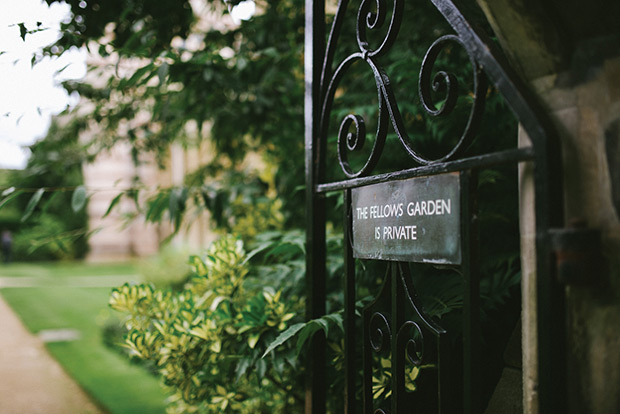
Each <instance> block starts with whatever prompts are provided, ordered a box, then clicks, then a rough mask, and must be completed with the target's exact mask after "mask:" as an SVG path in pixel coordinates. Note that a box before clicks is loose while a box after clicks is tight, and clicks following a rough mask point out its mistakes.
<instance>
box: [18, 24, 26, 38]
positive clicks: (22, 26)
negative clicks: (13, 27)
mask: <svg viewBox="0 0 620 414" xmlns="http://www.w3.org/2000/svg"><path fill="white" fill-rule="evenodd" d="M17 26H19V37H21V38H22V40H23V41H24V42H25V41H26V34H27V33H28V29H26V25H25V24H24V23H17Z"/></svg>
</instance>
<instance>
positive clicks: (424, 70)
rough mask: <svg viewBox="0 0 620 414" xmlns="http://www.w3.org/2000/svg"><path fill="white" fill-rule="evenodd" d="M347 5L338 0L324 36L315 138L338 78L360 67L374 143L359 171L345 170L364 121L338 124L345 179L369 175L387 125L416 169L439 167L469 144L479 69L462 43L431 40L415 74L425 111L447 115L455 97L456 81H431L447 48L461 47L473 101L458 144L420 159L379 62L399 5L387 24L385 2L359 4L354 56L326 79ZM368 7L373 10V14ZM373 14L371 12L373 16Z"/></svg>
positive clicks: (481, 86)
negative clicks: (375, 35) (374, 106)
mask: <svg viewBox="0 0 620 414" xmlns="http://www.w3.org/2000/svg"><path fill="white" fill-rule="evenodd" d="M347 4H348V1H346V0H342V1H341V2H340V4H339V6H338V11H337V13H336V17H335V20H334V23H333V26H332V31H331V33H330V39H329V42H328V46H327V51H326V55H325V61H324V65H323V74H322V83H321V88H322V90H323V91H324V93H323V94H322V108H321V128H320V131H321V139H322V140H326V136H327V133H328V132H327V131H328V127H329V116H330V113H331V110H332V106H333V103H334V97H335V94H336V90H337V89H338V87H339V85H340V83H341V81H342V79H343V77H344V76H345V74H346V72H347V71H348V70H349V69H350V67H351V66H352V65H353V63H355V62H358V61H360V62H364V63H366V65H368V67H369V68H370V70H371V71H372V72H373V76H374V79H375V86H376V89H377V95H378V119H377V129H376V131H375V137H374V144H373V147H372V148H371V150H370V154H369V155H368V158H367V160H366V162H365V163H363V166H362V167H361V168H359V169H357V170H354V168H353V167H352V166H351V163H350V160H349V153H354V152H358V153H359V152H360V151H361V150H362V149H363V148H364V146H365V142H366V141H367V140H368V138H367V136H366V134H367V131H366V125H365V121H364V118H363V117H362V116H360V115H358V114H349V115H347V116H345V118H344V119H343V120H342V122H341V124H340V129H339V133H338V147H337V149H338V160H339V163H340V167H341V169H342V171H343V173H344V174H345V175H346V176H347V177H348V178H357V177H362V176H367V175H369V174H370V173H371V172H372V171H373V169H374V168H375V166H376V165H377V163H378V161H379V158H380V157H381V153H382V152H383V148H384V145H385V141H386V137H387V133H388V125H389V123H391V124H392V126H393V129H394V131H395V132H396V135H397V136H398V139H399V141H400V143H401V145H402V146H403V148H404V149H405V151H406V153H407V155H408V156H409V157H410V158H411V159H413V160H414V161H415V162H417V163H418V164H420V165H428V164H433V163H439V162H445V161H449V160H452V159H454V158H456V157H457V156H459V155H461V154H462V153H463V151H464V150H465V149H466V148H467V147H468V146H469V144H470V143H471V142H472V139H473V137H474V136H475V133H476V130H477V127H478V125H479V123H480V119H481V117H482V112H483V110H484V102H485V96H486V89H487V81H486V77H485V75H484V72H482V70H481V68H480V66H479V65H478V64H477V62H476V60H475V59H474V57H473V56H472V54H471V53H469V51H468V49H467V46H466V44H465V43H464V42H463V41H462V40H461V38H460V37H459V36H457V35H445V36H442V37H440V38H439V39H437V40H436V41H435V42H434V43H433V44H432V45H431V46H430V47H429V49H428V50H427V53H426V55H425V57H424V60H423V62H422V65H421V68H420V73H419V88H418V89H419V90H418V93H419V96H420V101H421V103H422V106H423V108H424V110H425V112H426V113H427V114H428V115H430V116H431V117H445V116H448V115H450V114H451V113H452V112H453V110H454V107H455V105H456V102H457V98H458V90H459V85H458V80H457V77H456V76H455V75H454V74H452V73H449V72H447V71H443V70H439V71H437V72H436V74H435V75H434V76H433V75H432V74H433V71H434V69H435V68H434V66H435V63H436V60H437V57H438V55H439V53H440V52H441V51H442V50H443V49H444V48H445V47H446V45H448V44H450V43H455V44H457V45H458V46H460V47H462V48H463V49H464V50H465V51H466V52H467V54H468V57H469V60H470V64H471V66H472V67H473V102H472V105H471V110H470V113H469V118H468V120H467V124H466V126H465V128H464V131H463V132H462V134H461V137H460V139H458V141H457V142H456V144H455V145H454V147H453V148H452V149H451V150H449V151H448V152H447V153H446V154H445V155H443V156H441V157H439V158H428V157H425V156H424V155H423V154H422V153H421V152H420V151H419V150H417V149H416V148H414V145H413V144H412V140H411V138H410V137H409V135H408V134H407V131H406V128H405V123H404V122H403V116H402V114H401V112H400V109H399V106H398V102H397V99H396V96H395V94H394V91H393V88H392V84H391V81H390V77H389V75H388V74H387V73H386V72H385V70H384V69H383V67H382V66H381V64H380V63H379V57H381V56H382V55H384V54H385V53H387V51H389V49H390V48H391V47H392V45H393V44H394V42H395V40H396V37H397V35H398V32H399V30H400V27H401V23H402V19H403V10H404V0H392V5H393V7H392V13H391V17H390V20H389V23H388V22H387V15H388V14H389V13H388V11H387V8H388V5H387V0H363V1H362V3H361V5H360V7H359V10H358V14H357V24H356V36H357V45H358V48H359V51H356V52H354V53H352V54H350V55H349V56H347V57H346V58H344V59H343V60H342V61H341V62H340V64H339V65H338V66H337V68H336V69H335V71H334V72H333V75H331V63H332V59H333V56H334V49H335V47H336V44H337V43H338V38H339V35H340V33H339V32H340V30H341V27H342V19H344V15H345V14H346V13H345V11H346V7H347ZM373 6H374V9H373ZM373 10H374V11H373ZM386 23H387V24H388V26H387V30H386V33H385V35H384V37H383V39H382V40H381V42H380V44H379V46H378V47H376V48H372V47H371V46H370V43H369V41H368V32H369V31H377V30H379V29H381V28H383V26H384V25H385V24H386ZM431 90H432V91H434V92H436V93H443V94H444V95H445V96H444V97H443V105H442V106H441V107H439V108H438V106H437V102H435V101H434V100H433V97H432V92H431ZM352 129H353V131H352Z"/></svg>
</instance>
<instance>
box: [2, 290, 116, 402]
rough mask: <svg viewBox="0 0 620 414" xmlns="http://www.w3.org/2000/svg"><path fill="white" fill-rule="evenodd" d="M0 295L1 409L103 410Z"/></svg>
mask: <svg viewBox="0 0 620 414" xmlns="http://www.w3.org/2000/svg"><path fill="white" fill-rule="evenodd" d="M103 412H104V411H103V410H102V409H100V408H99V407H97V406H96V405H95V404H94V403H93V402H92V401H91V400H90V398H89V397H88V396H87V394H86V393H85V392H84V391H83V390H82V389H81V388H80V387H79V385H77V384H76V383H75V381H73V380H72V379H71V378H70V377H69V375H67V373H66V372H65V371H63V369H62V368H61V366H60V365H59V364H58V362H56V361H55V360H54V359H53V358H52V357H51V356H50V354H49V353H48V352H47V350H46V349H45V347H44V345H43V342H42V341H41V339H39V338H38V337H36V336H34V335H32V334H31V333H29V332H28V331H27V330H26V328H25V327H24V325H23V324H22V323H21V321H20V320H19V319H18V317H17V315H15V313H14V312H13V310H12V309H11V308H10V307H9V306H8V305H7V303H6V302H5V301H4V299H3V298H2V296H0V413H2V414H23V413H27V414H39V413H41V414H68V413H70V414H102V413H103Z"/></svg>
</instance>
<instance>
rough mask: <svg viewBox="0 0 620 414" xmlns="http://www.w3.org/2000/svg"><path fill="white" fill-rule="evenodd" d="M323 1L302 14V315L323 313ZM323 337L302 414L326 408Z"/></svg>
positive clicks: (311, 0) (309, 2)
mask: <svg viewBox="0 0 620 414" xmlns="http://www.w3.org/2000/svg"><path fill="white" fill-rule="evenodd" d="M324 33H325V2H324V1H322V0H306V15H305V45H304V48H305V57H304V58H305V62H304V65H305V79H306V88H305V98H304V114H305V149H306V154H305V158H306V160H305V162H306V164H305V167H306V250H307V254H306V289H307V292H308V293H307V299H306V318H307V319H314V318H318V317H321V316H323V315H324V314H325V296H326V294H325V289H326V286H325V284H326V269H325V260H326V254H325V200H324V199H323V198H321V197H315V194H314V190H313V188H314V186H315V185H316V184H317V183H318V182H320V178H321V172H322V171H323V168H321V163H322V162H324V161H323V159H324V156H323V154H324V145H322V144H321V140H320V139H319V138H318V131H319V114H318V113H319V112H318V108H319V104H318V102H319V100H320V82H321V66H320V65H318V64H315V63H317V62H320V61H322V58H323V55H324V54H325V46H324V42H325V37H324ZM325 373H326V369H325V336H324V333H323V331H321V330H319V332H317V334H315V335H314V336H313V338H312V339H311V343H310V346H309V352H308V355H307V361H306V405H305V413H306V414H323V413H325V409H326V386H325Z"/></svg>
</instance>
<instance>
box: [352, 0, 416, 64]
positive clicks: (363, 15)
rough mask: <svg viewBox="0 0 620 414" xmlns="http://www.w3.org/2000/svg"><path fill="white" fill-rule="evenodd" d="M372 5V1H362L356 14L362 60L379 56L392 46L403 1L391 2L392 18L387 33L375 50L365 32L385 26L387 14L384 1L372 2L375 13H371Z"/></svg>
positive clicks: (397, 29) (398, 24) (376, 0)
mask: <svg viewBox="0 0 620 414" xmlns="http://www.w3.org/2000/svg"><path fill="white" fill-rule="evenodd" d="M372 3H373V0H363V1H362V4H361V5H360V8H359V11H358V14H357V27H356V33H357V44H358V45H359V48H360V50H361V51H362V53H364V58H366V57H372V56H378V55H381V54H383V53H385V52H386V51H387V50H388V49H389V48H390V47H391V46H392V45H393V44H394V41H395V40H396V36H397V35H398V31H399V30H400V23H401V21H402V14H403V13H402V11H403V8H404V4H405V3H404V1H403V0H393V12H392V18H391V20H390V25H389V26H388V29H387V33H386V35H385V36H384V38H383V40H382V41H381V44H380V45H379V46H378V47H377V48H376V49H372V48H371V47H370V44H369V42H368V36H367V30H377V29H379V28H381V27H382V26H383V25H384V24H385V18H386V15H387V14H388V12H387V2H386V0H374V4H375V10H376V11H375V12H373V11H371V6H372Z"/></svg>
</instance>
